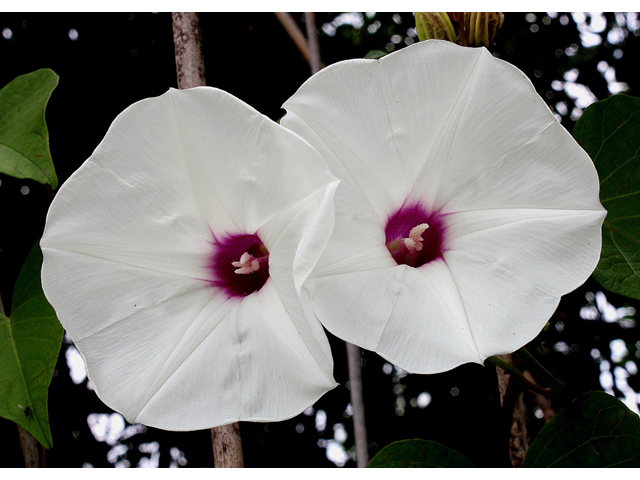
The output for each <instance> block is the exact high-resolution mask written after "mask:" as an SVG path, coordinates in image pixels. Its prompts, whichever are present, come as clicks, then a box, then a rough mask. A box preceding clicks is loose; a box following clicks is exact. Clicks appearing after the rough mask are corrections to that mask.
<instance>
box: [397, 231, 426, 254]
mask: <svg viewBox="0 0 640 480" xmlns="http://www.w3.org/2000/svg"><path fill="white" fill-rule="evenodd" d="M427 228H429V225H428V224H426V223H421V224H420V225H416V226H415V227H413V228H412V229H411V231H410V232H409V238H404V239H403V241H404V244H405V246H406V247H407V250H408V254H409V255H415V254H416V253H418V252H419V251H420V250H422V247H423V244H422V242H423V241H424V238H422V236H421V235H422V234H423V233H424V231H425V230H426V229H427Z"/></svg>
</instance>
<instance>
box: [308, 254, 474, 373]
mask: <svg viewBox="0 0 640 480" xmlns="http://www.w3.org/2000/svg"><path fill="white" fill-rule="evenodd" d="M305 288H308V290H309V292H310V298H311V301H312V302H313V305H314V311H315V312H316V314H317V315H318V318H319V319H320V321H321V322H322V323H323V324H324V325H325V327H326V328H327V329H328V330H329V331H330V332H331V333H333V334H334V335H336V336H338V337H340V338H344V339H347V340H348V341H349V342H352V343H355V344H357V345H359V346H361V347H363V348H366V349H368V350H373V351H376V352H377V353H379V354H380V355H381V356H383V357H384V358H386V359H388V360H389V361H391V362H393V363H394V364H396V365H398V366H399V367H401V368H403V369H405V370H408V371H410V372H414V373H437V372H441V371H445V370H449V369H451V368H454V367H456V366H458V365H460V364H462V363H466V362H481V361H482V359H480V357H479V355H478V353H477V352H476V350H475V343H474V341H473V338H472V333H471V330H470V327H469V324H468V321H467V318H466V314H465V311H464V307H463V305H462V302H461V300H460V297H459V294H458V290H457V288H456V285H455V282H454V280H453V279H452V277H451V274H450V273H449V270H448V268H447V266H446V264H445V263H444V262H443V261H442V260H440V261H436V262H432V263H430V264H428V265H425V266H424V267H422V268H420V269H416V268H412V267H407V266H406V265H402V266H395V267H390V268H385V269H377V270H367V271H359V272H350V273H344V274H339V275H331V276H324V277H320V278H311V279H309V281H308V282H307V283H306V284H305Z"/></svg>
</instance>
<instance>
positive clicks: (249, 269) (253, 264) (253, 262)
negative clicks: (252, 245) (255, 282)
mask: <svg viewBox="0 0 640 480" xmlns="http://www.w3.org/2000/svg"><path fill="white" fill-rule="evenodd" d="M231 265H233V266H234V267H237V270H235V273H240V274H248V273H253V272H255V271H257V270H258V269H259V268H260V262H258V260H257V259H256V258H255V257H254V256H253V255H251V254H250V253H248V252H244V253H243V254H242V256H241V257H240V261H239V262H231Z"/></svg>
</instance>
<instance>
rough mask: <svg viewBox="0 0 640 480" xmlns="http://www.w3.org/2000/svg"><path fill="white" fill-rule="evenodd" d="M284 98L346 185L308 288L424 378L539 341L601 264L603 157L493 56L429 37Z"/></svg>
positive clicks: (341, 329)
mask: <svg viewBox="0 0 640 480" xmlns="http://www.w3.org/2000/svg"><path fill="white" fill-rule="evenodd" d="M284 107H285V108H286V110H287V114H286V115H285V117H284V118H283V119H282V121H281V124H282V125H283V126H286V127H287V128H289V129H291V130H292V131H294V132H296V133H298V134H299V135H300V136H302V137H303V138H305V139H306V140H307V141H309V143H311V144H312V145H313V146H314V147H315V148H316V149H317V150H318V151H319V152H320V153H321V154H322V155H323V157H324V159H325V161H326V162H327V163H328V164H329V168H330V169H331V170H332V172H333V173H334V174H335V175H336V176H337V177H339V178H342V179H343V182H342V183H341V184H340V186H339V187H338V189H337V191H336V198H335V201H336V209H337V213H336V227H335V230H334V232H333V234H332V237H331V239H330V240H329V244H328V245H327V249H326V250H325V251H324V253H323V254H322V256H321V258H320V260H319V261H318V263H317V265H316V268H315V270H314V271H313V272H312V273H311V274H310V275H309V277H308V279H307V282H306V283H305V285H303V293H305V292H306V294H308V295H309V297H310V299H311V301H312V305H313V309H314V311H315V313H316V315H317V316H318V318H319V319H320V321H321V322H322V323H323V324H324V326H325V327H326V328H327V329H328V330H329V331H331V332H332V333H333V334H335V335H337V336H338V337H340V338H342V339H344V340H346V341H349V342H352V343H354V344H356V345H359V346H361V347H363V348H366V349H369V350H374V351H376V352H378V353H379V354H380V355H382V356H383V357H384V358H385V359H388V360H389V361H391V362H393V363H395V364H396V365H398V366H400V367H402V368H403V369H405V370H408V371H411V372H416V373H435V372H440V371H445V370H448V369H451V368H454V367H456V366H458V365H460V364H463V363H466V362H477V363H482V362H483V361H484V359H486V358H487V357H489V356H491V355H496V354H503V353H507V352H512V351H514V350H516V349H518V348H519V347H521V346H523V345H524V344H526V343H527V342H528V341H530V340H531V339H532V338H534V337H535V336H536V335H537V334H538V333H539V332H540V330H541V329H542V327H543V326H544V325H545V323H546V322H547V320H548V319H549V317H550V316H551V315H552V313H553V311H554V309H555V308H556V306H557V305H558V302H559V299H560V296H561V295H563V294H565V293H567V292H569V291H571V290H573V289H575V288H577V287H578V286H579V285H580V284H581V283H582V282H584V281H585V280H586V278H587V277H588V276H589V275H590V273H591V272H592V271H593V269H594V268H595V266H596V264H597V262H598V258H599V255H600V247H601V225H602V222H603V219H604V217H605V214H606V212H605V211H604V210H603V208H602V206H601V205H600V202H599V200H598V178H597V174H596V170H595V168H594V166H593V163H592V162H591V160H590V159H589V157H588V156H587V154H586V153H585V152H584V151H583V150H582V149H581V148H580V147H579V146H578V145H577V143H576V142H575V141H574V140H573V138H572V137H571V136H570V135H569V134H568V133H567V132H566V130H564V128H562V126H561V125H560V124H558V123H557V122H556V121H555V119H554V117H553V115H552V114H551V112H550V111H549V109H548V107H547V106H546V105H545V102H544V101H543V100H542V99H541V98H540V97H539V96H538V95H537V94H536V92H535V90H534V88H533V86H532V85H531V82H530V81H529V80H528V79H527V78H526V77H525V75H524V74H523V73H522V72H520V71H519V70H517V69H516V68H515V67H513V66H511V65H509V64H507V63H505V62H503V61H501V60H498V59H496V58H494V57H493V56H492V55H491V54H490V53H489V52H488V51H487V50H485V49H483V48H477V49H476V48H465V47H460V46H457V45H454V44H452V43H450V42H445V41H437V40H430V41H426V42H420V43H418V44H415V45H413V46H410V47H407V48H404V49H402V50H400V51H398V52H396V53H393V54H391V55H388V56H386V57H384V58H382V59H380V60H349V61H345V62H340V63H338V64H335V65H332V66H330V67H328V68H326V69H324V70H322V71H320V72H319V73H318V74H316V75H315V76H313V77H312V78H310V79H309V80H308V81H307V82H306V83H305V84H304V85H303V86H302V87H301V88H300V89H299V90H298V92H296V93H295V95H293V97H292V98H290V99H289V100H288V101H287V102H286V103H285V104H284ZM425 225H428V227H429V228H428V229H424V230H423V227H425ZM418 227H419V228H418ZM419 246H421V247H422V248H418V247H419Z"/></svg>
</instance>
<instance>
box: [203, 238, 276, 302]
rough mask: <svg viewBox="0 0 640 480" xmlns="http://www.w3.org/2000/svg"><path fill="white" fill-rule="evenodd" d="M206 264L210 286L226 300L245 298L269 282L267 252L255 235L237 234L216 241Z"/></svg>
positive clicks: (215, 239)
mask: <svg viewBox="0 0 640 480" xmlns="http://www.w3.org/2000/svg"><path fill="white" fill-rule="evenodd" d="M213 238H214V243H213V254H212V255H211V259H210V261H209V265H208V268H209V271H210V272H211V278H212V280H210V282H211V284H212V285H213V286H215V287H218V288H220V289H221V290H222V291H223V292H224V293H225V294H226V295H227V296H228V297H229V298H231V297H245V296H247V295H250V294H252V293H253V292H256V291H258V290H260V289H261V288H262V286H263V285H264V284H265V283H266V282H267V280H268V279H269V251H268V250H267V248H266V247H265V246H264V243H262V240H260V237H258V235H255V234H254V235H250V234H236V235H225V236H224V237H222V238H220V239H219V238H217V237H216V236H215V235H214V237H213Z"/></svg>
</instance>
